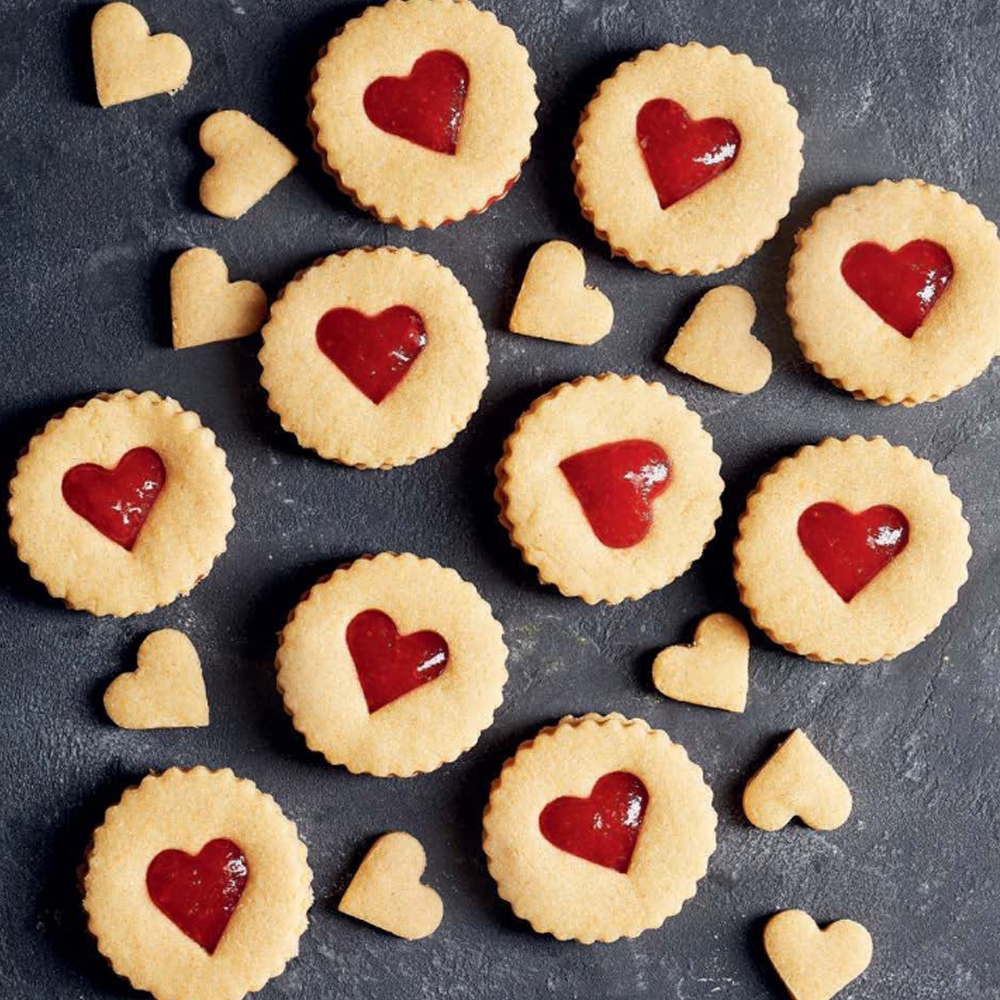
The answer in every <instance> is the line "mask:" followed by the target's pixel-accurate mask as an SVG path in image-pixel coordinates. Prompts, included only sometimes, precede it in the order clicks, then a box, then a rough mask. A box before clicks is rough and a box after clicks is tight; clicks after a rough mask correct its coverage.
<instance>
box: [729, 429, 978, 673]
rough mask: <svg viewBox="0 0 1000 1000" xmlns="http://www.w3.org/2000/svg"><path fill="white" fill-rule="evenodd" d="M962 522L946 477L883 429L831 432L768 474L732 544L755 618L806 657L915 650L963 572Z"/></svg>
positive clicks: (848, 658)
mask: <svg viewBox="0 0 1000 1000" xmlns="http://www.w3.org/2000/svg"><path fill="white" fill-rule="evenodd" d="M971 554H972V553H971V550H970V548H969V525H968V524H967V523H966V521H965V519H964V518H963V517H962V504H961V501H960V500H959V499H958V497H956V496H955V495H954V494H953V493H952V492H951V489H950V487H949V485H948V480H947V479H946V478H945V477H944V476H942V475H938V474H937V473H935V472H934V469H933V468H932V467H931V464H930V463H929V462H927V461H925V460H923V459H919V458H917V457H916V456H915V455H914V454H913V453H912V452H911V451H909V449H907V448H903V447H894V446H893V445H891V444H889V442H888V441H886V440H885V439H884V438H871V439H868V440H866V439H865V438H862V437H857V436H855V437H850V438H848V439H847V440H845V441H839V440H837V439H835V438H827V439H826V440H825V441H823V442H821V443H820V444H819V445H815V446H808V447H804V448H802V449H800V450H799V451H798V452H797V453H796V454H795V455H793V456H792V457H791V458H786V459H784V460H783V461H781V462H779V463H778V464H777V465H776V466H775V467H774V468H773V469H772V470H771V471H770V472H767V473H765V475H764V476H762V477H761V479H760V481H759V482H758V483H757V486H756V488H755V489H754V490H753V492H752V493H751V494H750V497H749V498H748V500H747V505H746V510H745V511H744V513H743V515H742V516H741V518H740V521H739V534H738V537H737V539H736V544H735V548H734V560H735V575H736V583H737V586H738V588H739V592H740V599H741V600H742V601H743V603H744V604H745V605H746V607H747V608H748V610H749V611H750V614H751V616H752V618H753V620H754V623H755V624H756V625H757V627H758V628H760V629H762V630H763V631H764V632H766V633H767V635H768V636H769V637H770V638H771V639H772V640H774V641H775V642H777V643H780V644H781V645H782V646H784V647H785V648H786V649H789V650H791V651H792V652H793V653H800V654H801V655H802V656H806V657H808V658H809V659H811V660H826V661H830V662H836V663H868V662H870V661H872V660H891V659H892V658H893V657H895V656H898V655H899V654H900V653H903V652H905V651H906V650H908V649H912V648H913V647H914V646H916V645H917V644H918V643H919V642H920V641H921V640H922V639H924V638H925V637H926V636H927V635H928V634H930V633H931V632H933V631H934V629H936V628H937V626H938V625H939V624H940V622H941V619H942V617H943V616H944V614H945V612H947V611H948V609H949V608H950V607H951V606H952V605H953V604H954V603H955V601H956V600H957V599H958V590H959V588H960V587H961V586H962V584H963V583H964V582H965V580H966V579H967V576H968V571H967V565H968V561H969V557H970V555H971Z"/></svg>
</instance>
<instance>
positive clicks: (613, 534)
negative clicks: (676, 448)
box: [559, 439, 670, 549]
mask: <svg viewBox="0 0 1000 1000" xmlns="http://www.w3.org/2000/svg"><path fill="white" fill-rule="evenodd" d="M559 469H560V470H561V471H562V474H563V475H564V476H565V477H566V481H567V482H568V483H569V485H570V488H571V489H572V490H573V492H574V493H575V494H576V498H577V500H579V501H580V506H581V507H582V508H583V512H584V514H586V516H587V520H588V521H589V522H590V527H591V528H592V529H593V531H594V534H595V535H596V536H597V538H598V540H599V541H601V542H602V543H603V544H604V545H606V546H607V547H608V548H609V549H627V548H630V547H631V546H633V545H637V544H638V543H639V542H641V541H642V540H643V539H644V538H645V537H646V535H648V534H649V529H650V527H651V526H652V524H653V501H654V500H655V499H656V498H657V497H658V496H659V495H660V494H661V493H662V492H663V491H664V490H665V489H666V488H667V486H668V485H669V484H670V461H669V459H668V458H667V454H666V452H665V451H664V450H663V449H662V448H661V447H660V446H659V445H658V444H655V443H654V442H652V441H643V440H641V439H632V440H626V441H612V442H611V443H610V444H602V445H598V446H597V447H596V448H588V449H587V450H586V451H580V452H577V453H576V454H575V455H570V457H569V458H564V459H563V460H562V461H561V462H560V463H559Z"/></svg>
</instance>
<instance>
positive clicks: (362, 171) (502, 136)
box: [309, 0, 538, 229]
mask: <svg viewBox="0 0 1000 1000" xmlns="http://www.w3.org/2000/svg"><path fill="white" fill-rule="evenodd" d="M537 107H538V98H537V97H536V96H535V74H534V73H533V72H532V70H531V67H530V66H529V65H528V53H527V51H526V50H525V49H524V47H523V46H521V45H520V44H519V43H518V41H517V39H516V38H515V37H514V33H513V32H512V31H511V30H510V28H506V27H504V26H503V25H501V24H499V23H498V22H497V19H496V17H494V15H493V14H491V13H489V12H487V11H481V10H478V9H477V8H476V7H475V6H473V5H472V4H471V3H469V2H468V0H390V2H389V3H387V4H385V5H384V6H377V7H376V6H373V7H368V8H366V9H365V11H364V13H363V14H362V15H361V16H360V17H356V18H354V19H353V20H351V21H348V22H347V24H346V25H344V27H343V29H342V30H341V31H340V32H339V33H338V34H337V35H335V36H334V37H333V38H331V39H330V41H329V42H328V43H327V45H326V48H325V49H324V50H323V53H322V54H321V56H320V60H319V62H318V63H317V64H316V68H315V69H314V71H313V83H312V88H311V90H310V91H309V126H310V128H311V129H312V132H313V137H314V141H315V145H316V148H317V150H318V151H319V154H320V156H321V157H322V159H323V164H324V166H325V168H326V169H327V171H328V172H329V173H331V174H332V175H333V177H334V178H335V179H336V181H337V185H338V186H339V187H340V189H341V190H342V191H344V192H345V193H346V194H347V195H349V196H350V197H351V198H352V199H353V200H354V202H355V204H357V205H358V207H359V208H363V209H366V210H368V211H369V212H371V213H372V214H373V215H375V216H377V217H378V218H379V219H381V220H382V221H383V222H392V223H395V224H396V225H399V226H402V227H403V228H404V229H415V228H417V227H420V226H424V227H427V228H430V229H433V228H435V227H437V226H440V225H441V224H442V223H445V222H453V221H456V220H458V219H462V218H464V217H465V216H467V215H470V214H472V213H474V212H481V211H483V210H484V209H486V208H487V207H488V206H489V205H491V204H493V202H495V201H498V200H499V199H500V198H502V197H503V196H504V195H505V194H506V193H507V192H508V191H509V190H510V188H511V187H512V186H513V184H514V182H515V181H516V180H517V178H518V177H519V176H520V172H521V165H522V164H523V163H524V161H525V160H526V159H527V158H528V154H529V153H530V151H531V136H532V134H533V133H534V131H535V127H536V122H535V109H536V108H537Z"/></svg>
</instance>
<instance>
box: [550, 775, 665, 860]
mask: <svg viewBox="0 0 1000 1000" xmlns="http://www.w3.org/2000/svg"><path fill="white" fill-rule="evenodd" d="M648 802H649V793H648V792H647V791H646V786H645V785H644V784H643V783H642V781H641V780H640V779H639V778H637V777H636V776H635V775H634V774H630V773H629V772H628V771H614V772H612V773H611V774H606V775H604V777H603V778H601V779H599V780H598V782H597V784H595V785H594V788H593V791H592V792H591V793H590V796H589V797H588V798H585V799H575V798H573V797H572V796H569V795H566V796H563V797H562V798H559V799H554V800H553V801H552V802H550V803H549V804H548V805H547V806H546V807H545V808H544V809H543V810H542V812H541V815H540V816H539V817H538V827H539V829H540V830H541V831H542V836H543V837H544V838H545V839H546V840H547V841H548V842H549V843H550V844H553V845H554V846H556V847H558V848H559V850H560V851H566V852H567V853H568V854H573V855H575V856H576V857H578V858H583V859H584V860H585V861H591V862H593V863H594V864H595V865H602V866H603V867H605V868H613V869H614V870H615V871H616V872H621V873H622V874H623V875H624V874H625V872H627V871H628V866H629V865H630V864H631V862H632V853H633V852H634V851H635V844H636V841H637V840H638V839H639V830H640V828H641V827H642V820H643V817H644V816H645V815H646V804H647V803H648Z"/></svg>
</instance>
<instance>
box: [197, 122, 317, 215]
mask: <svg viewBox="0 0 1000 1000" xmlns="http://www.w3.org/2000/svg"><path fill="white" fill-rule="evenodd" d="M198 142H199V143H201V148H202V149H203V150H204V151H205V152H206V153H207V154H208V155H209V156H210V157H212V159H213V160H215V165H214V166H212V167H210V168H209V169H208V171H206V173H205V176H204V177H202V179H201V187H200V189H199V196H200V198H201V203H202V205H204V206H205V208H207V209H208V211H210V212H211V213H212V214H213V215H218V216H221V217H222V218H223V219H238V218H239V217H240V216H241V215H243V214H244V213H245V212H246V211H247V210H248V209H250V208H252V207H253V206H254V205H256V204H257V202H258V201H260V200H261V198H263V197H264V195H266V194H267V193H268V192H269V191H270V190H271V188H273V187H274V186H275V185H276V184H277V183H278V181H280V180H281V179H282V178H284V177H287V176H288V174H290V173H291V172H292V169H293V168H294V167H295V164H296V163H298V162H299V161H298V158H297V157H296V156H295V154H294V153H292V152H291V151H290V150H289V149H287V148H286V147H285V146H283V145H282V144H281V143H280V142H278V140H277V139H275V137H274V136H273V135H271V133H270V132H268V131H267V129H266V128H263V127H262V126H260V125H258V124H257V123H256V122H255V121H254V120H253V119H252V118H250V117H249V116H248V115H245V114H243V112H242V111H216V112H215V114H213V115H209V116H208V117H207V118H206V119H205V121H204V122H203V123H202V126H201V130H200V131H199V133H198Z"/></svg>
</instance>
